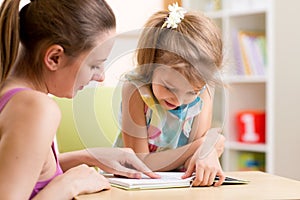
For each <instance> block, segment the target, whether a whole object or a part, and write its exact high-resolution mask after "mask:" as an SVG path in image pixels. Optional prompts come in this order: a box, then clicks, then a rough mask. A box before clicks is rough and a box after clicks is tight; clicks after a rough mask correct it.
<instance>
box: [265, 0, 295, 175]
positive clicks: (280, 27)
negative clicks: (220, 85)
mask: <svg viewBox="0 0 300 200" xmlns="http://www.w3.org/2000/svg"><path fill="white" fill-rule="evenodd" d="M273 2H274V5H273V11H274V13H273V17H274V19H273V23H272V24H273V29H272V34H273V36H274V37H273V42H274V47H275V48H274V49H273V56H274V59H273V60H274V63H270V66H271V67H274V68H275V70H274V77H273V78H274V80H275V81H274V82H275V85H274V91H273V93H274V94H273V96H272V98H274V104H273V111H274V116H272V117H274V129H273V130H274V133H273V134H274V136H275V138H276V139H275V143H274V148H275V154H274V172H275V174H279V175H282V176H286V177H290V178H293V179H298V180H300V173H299V168H300V155H299V154H300V89H299V86H300V64H299V57H300V51H299V47H300V39H299V38H300V26H299V25H300V24H299V17H300V1H299V0H287V1H282V0H273ZM271 60H272V59H271Z"/></svg>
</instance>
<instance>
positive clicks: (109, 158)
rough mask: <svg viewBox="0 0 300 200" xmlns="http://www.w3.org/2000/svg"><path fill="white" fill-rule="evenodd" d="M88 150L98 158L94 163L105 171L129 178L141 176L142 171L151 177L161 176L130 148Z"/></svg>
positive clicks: (95, 158)
mask: <svg viewBox="0 0 300 200" xmlns="http://www.w3.org/2000/svg"><path fill="white" fill-rule="evenodd" d="M87 151H88V152H89V153H90V155H91V156H92V157H93V158H94V160H96V162H93V165H95V166H97V167H99V168H100V169H102V170H103V171H105V172H108V173H113V174H116V175H120V176H126V177H129V178H141V176H142V174H141V173H144V174H146V175H147V176H149V177H150V178H160V176H159V175H157V174H155V173H154V172H152V171H151V170H150V169H149V168H148V167H147V166H146V165H145V164H144V163H143V162H142V161H141V160H140V159H139V158H138V157H137V156H136V154H135V153H134V151H133V150H132V149H130V148H90V149H88V150H87Z"/></svg>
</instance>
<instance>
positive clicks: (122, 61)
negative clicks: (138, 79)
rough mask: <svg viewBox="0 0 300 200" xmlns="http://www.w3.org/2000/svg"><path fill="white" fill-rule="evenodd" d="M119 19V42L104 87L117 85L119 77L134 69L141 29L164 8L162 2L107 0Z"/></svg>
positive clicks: (158, 0) (109, 64)
mask: <svg viewBox="0 0 300 200" xmlns="http://www.w3.org/2000/svg"><path fill="white" fill-rule="evenodd" d="M107 2H108V3H109V5H110V6H111V7H112V9H113V11H114V13H115V15H116V18H117V33H118V35H117V40H116V43H115V45H114V48H113V51H112V54H111V55H110V59H109V60H108V62H107V63H108V66H107V67H108V69H107V70H106V78H105V81H104V83H103V84H104V85H110V86H113V85H116V84H117V83H118V81H119V77H120V76H121V75H122V74H124V73H125V72H127V71H129V70H130V69H132V68H133V67H134V64H133V60H134V58H133V51H134V50H135V49H136V44H137V40H138V34H139V31H138V30H139V29H141V28H142V27H143V25H144V24H145V22H146V20H147V19H148V18H149V17H150V16H151V15H152V14H153V13H154V12H156V11H158V10H161V9H162V8H163V1H162V0H126V1H124V0H107Z"/></svg>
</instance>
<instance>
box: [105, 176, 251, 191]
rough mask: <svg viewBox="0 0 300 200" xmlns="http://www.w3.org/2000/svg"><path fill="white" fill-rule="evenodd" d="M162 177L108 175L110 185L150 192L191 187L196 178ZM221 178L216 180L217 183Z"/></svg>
mask: <svg viewBox="0 0 300 200" xmlns="http://www.w3.org/2000/svg"><path fill="white" fill-rule="evenodd" d="M156 173H157V174H159V175H160V176H161V178H159V179H151V178H149V177H147V176H146V175H142V178H141V179H130V178H125V177H115V176H113V175H106V177H107V179H108V181H109V182H110V184H111V185H112V186H114V187H118V188H121V189H125V190H147V189H148V190H149V189H163V188H180V187H191V184H192V181H193V180H194V178H195V176H191V177H189V178H186V179H182V178H181V177H182V175H183V174H184V172H156ZM218 180H219V177H216V178H215V182H217V181H218ZM248 182H249V181H246V180H240V179H237V178H232V177H226V179H225V181H224V182H223V185H228V184H230V185H233V184H246V183H248Z"/></svg>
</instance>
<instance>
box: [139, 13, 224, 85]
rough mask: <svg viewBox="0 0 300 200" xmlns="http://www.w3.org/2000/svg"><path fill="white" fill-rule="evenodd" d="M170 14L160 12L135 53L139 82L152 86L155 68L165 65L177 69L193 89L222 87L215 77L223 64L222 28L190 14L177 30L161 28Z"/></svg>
mask: <svg viewBox="0 0 300 200" xmlns="http://www.w3.org/2000/svg"><path fill="white" fill-rule="evenodd" d="M168 14H169V13H168V11H159V12H157V13H155V14H154V15H153V16H152V17H150V19H149V20H148V21H147V23H146V24H145V27H144V30H143V31H142V34H141V36H140V39H139V42H138V48H137V50H136V59H137V60H136V62H137V68H136V72H137V74H138V78H139V79H143V80H144V81H149V83H150V82H151V79H152V73H153V71H154V69H155V67H157V66H158V65H161V64H163V65H168V66H174V65H176V68H175V69H176V70H178V71H179V72H180V73H182V74H183V75H184V76H185V77H186V78H188V80H189V81H190V82H191V83H192V84H194V85H198V86H199V85H202V86H203V83H204V84H211V85H216V84H219V83H221V80H219V79H218V78H217V76H216V72H217V71H218V70H220V69H221V68H222V60H223V53H222V48H223V46H222V39H221V33H220V30H219V28H218V27H217V26H216V25H215V24H214V23H213V21H212V20H211V19H209V18H208V17H206V16H204V15H203V14H200V13H193V12H187V13H186V14H185V15H184V19H183V20H182V21H181V22H180V23H179V24H178V27H177V28H176V29H169V28H165V27H164V28H162V26H163V24H164V22H165V19H166V18H167V17H168ZM177 64H181V65H177ZM182 64H183V65H182Z"/></svg>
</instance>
